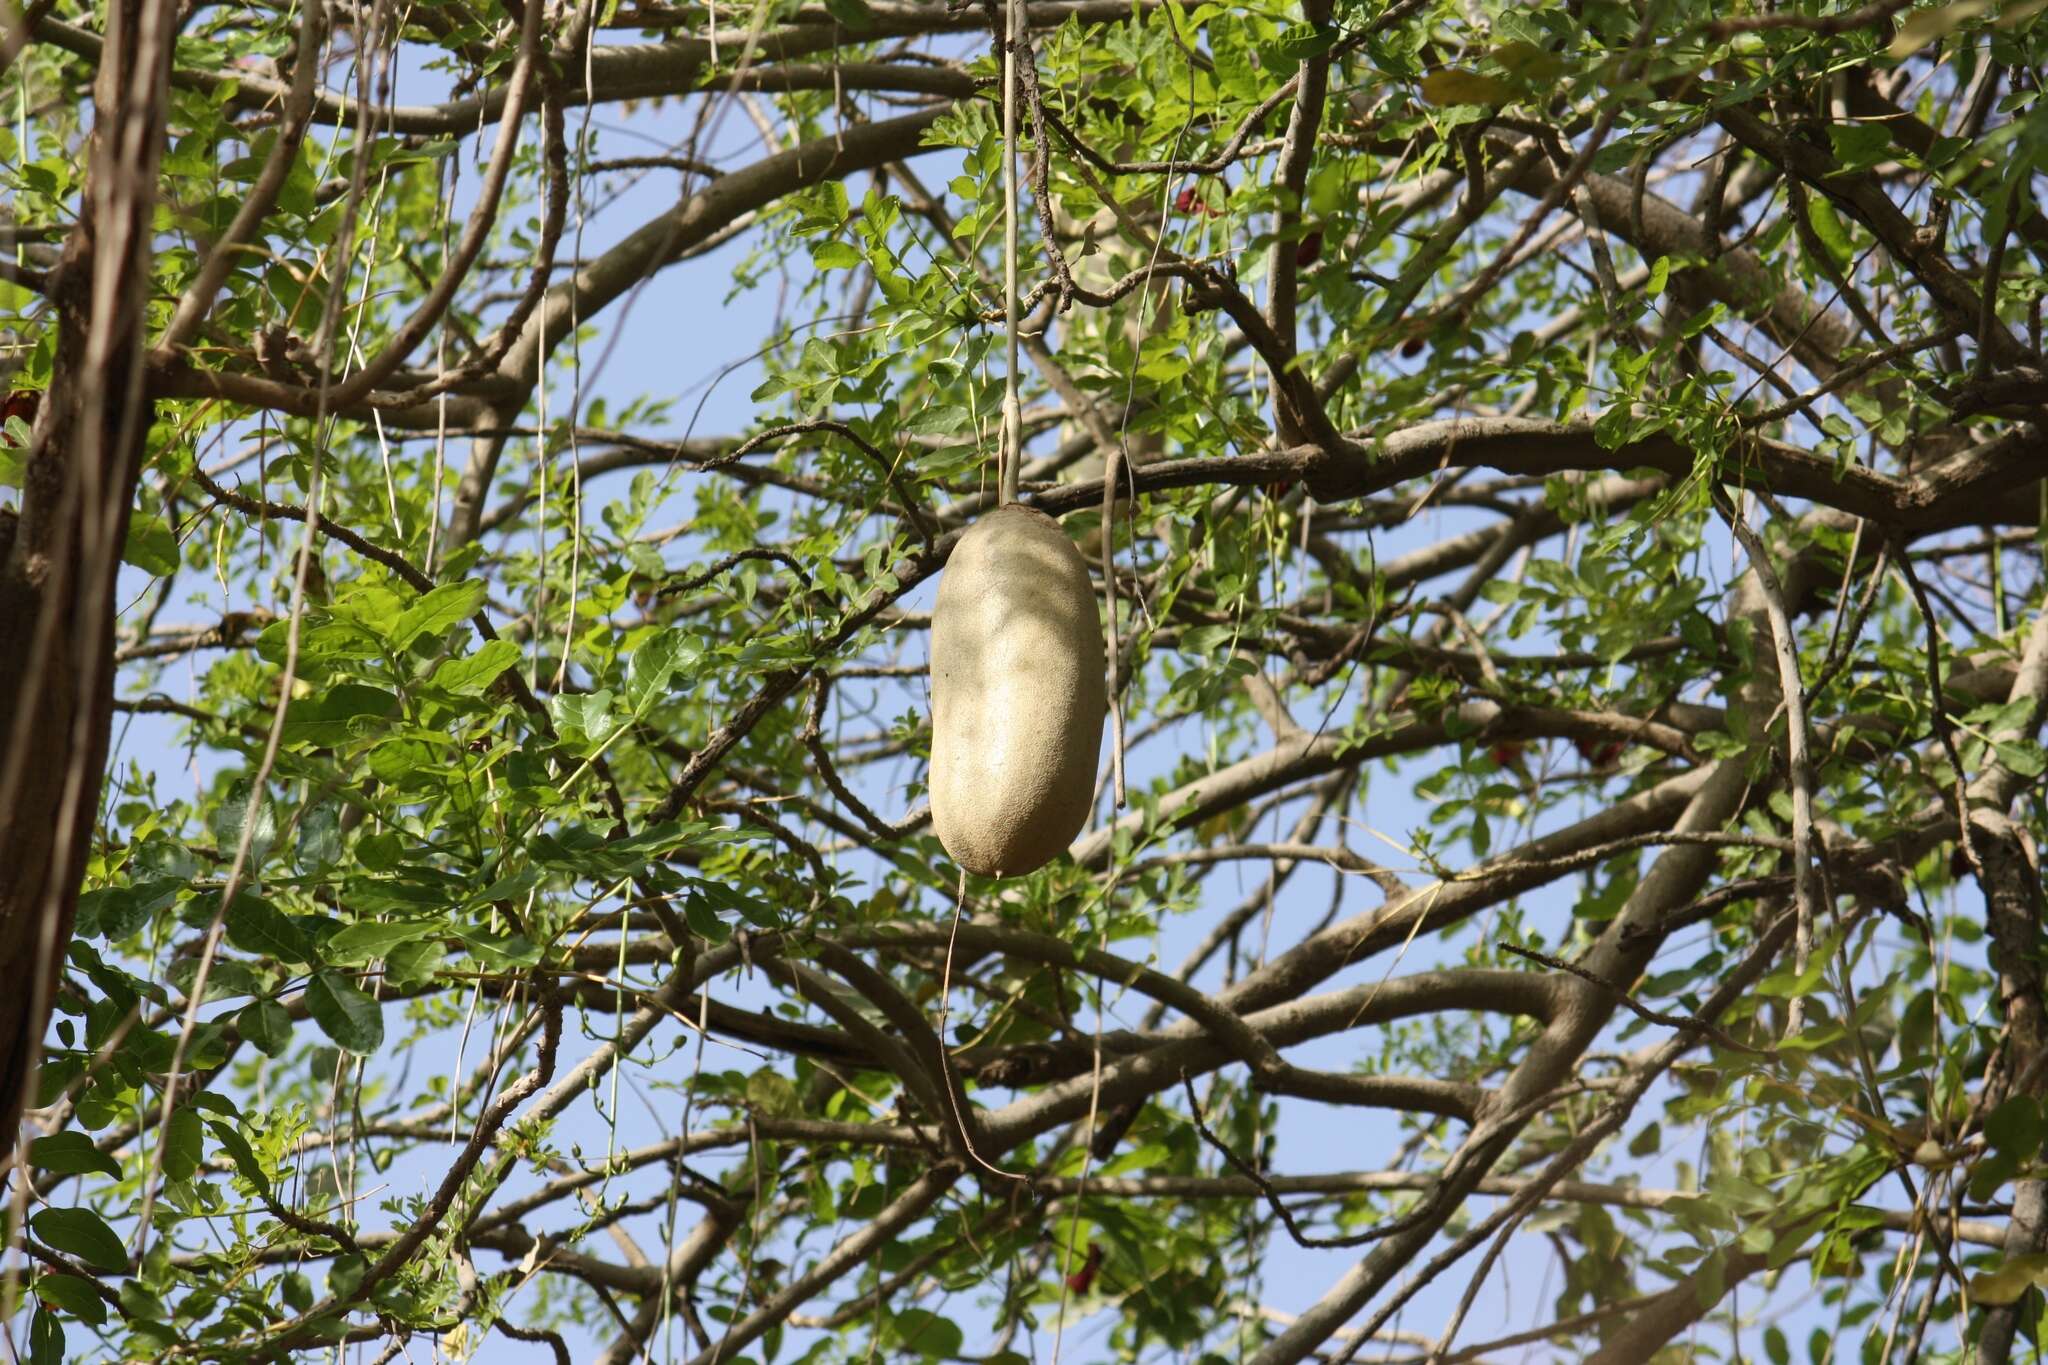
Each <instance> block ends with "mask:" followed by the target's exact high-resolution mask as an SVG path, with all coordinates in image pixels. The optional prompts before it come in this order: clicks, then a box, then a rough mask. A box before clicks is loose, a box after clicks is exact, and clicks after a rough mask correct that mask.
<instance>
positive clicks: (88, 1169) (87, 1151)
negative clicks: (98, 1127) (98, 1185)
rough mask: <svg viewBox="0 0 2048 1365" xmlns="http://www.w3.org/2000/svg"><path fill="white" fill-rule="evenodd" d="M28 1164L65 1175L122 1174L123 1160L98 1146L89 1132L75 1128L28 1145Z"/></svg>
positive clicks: (38, 1168)
mask: <svg viewBox="0 0 2048 1365" xmlns="http://www.w3.org/2000/svg"><path fill="white" fill-rule="evenodd" d="M28 1164H29V1165H31V1166H33V1167H35V1168H36V1169H37V1170H42V1171H50V1172H54V1173H57V1174H61V1175H85V1174H88V1173H91V1174H97V1175H109V1176H115V1177H118V1176H119V1175H120V1174H121V1163H120V1162H118V1161H116V1160H114V1158H113V1157H111V1156H109V1155H108V1154H107V1153H105V1152H102V1151H101V1150H100V1149H99V1148H98V1147H97V1146H95V1145H94V1143H93V1140H92V1138H91V1136H90V1135H89V1134H86V1133H81V1132H78V1131H76V1130H75V1129H74V1130H71V1131H67V1132H62V1133H52V1134H50V1136H48V1137H40V1138H37V1139H36V1140H35V1141H34V1142H31V1143H30V1144H29V1145H28Z"/></svg>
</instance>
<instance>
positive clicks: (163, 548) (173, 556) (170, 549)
mask: <svg viewBox="0 0 2048 1365" xmlns="http://www.w3.org/2000/svg"><path fill="white" fill-rule="evenodd" d="M121 558H122V559H123V560H125V561H127V562H128V563H130V564H133V565H134V566H135V567H136V568H138V569H141V570H142V571H143V572H144V573H149V574H154V575H155V576H156V577H158V578H169V577H170V576H171V575H172V574H174V573H176V572H177V571H178V538H177V537H176V536H174V535H172V534H171V528H170V525H169V524H168V523H167V522H165V521H164V519H163V518H162V517H152V516H147V515H144V514H143V513H141V512H137V513H134V514H133V515H131V516H130V517H129V518H128V542H127V544H126V545H125V546H124V547H123V548H122V550H121Z"/></svg>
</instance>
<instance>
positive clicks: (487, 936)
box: [455, 928, 540, 970]
mask: <svg viewBox="0 0 2048 1365" xmlns="http://www.w3.org/2000/svg"><path fill="white" fill-rule="evenodd" d="M455 934H456V937H458V938H460V939H461V940H462V941H463V943H465V944H467V945H468V947H469V951H470V952H471V953H472V954H474V955H475V956H476V958H477V959H478V960H479V961H481V962H483V963H484V964H485V965H486V966H490V967H495V968H499V969H508V968H509V969H514V970H516V969H518V968H521V967H531V966H532V965H533V964H534V963H536V962H539V961H540V949H539V948H537V947H535V946H534V945H533V943H532V942H531V941H530V940H529V939H527V937H526V936H525V935H524V934H493V933H489V932H487V931H485V930H482V929H464V928H458V929H456V931H455Z"/></svg>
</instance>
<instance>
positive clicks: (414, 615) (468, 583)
mask: <svg viewBox="0 0 2048 1365" xmlns="http://www.w3.org/2000/svg"><path fill="white" fill-rule="evenodd" d="M483 604H484V584H483V581H482V580H481V579H475V578H471V579H465V580H463V581H462V582H460V583H443V584H442V585H441V586H440V587H438V588H435V589H434V590H433V591H432V592H430V593H428V594H427V595H426V596H425V597H422V598H421V599H420V600H419V601H417V602H415V603H413V604H412V605H411V606H409V607H407V608H406V609H405V610H404V611H403V612H400V613H399V616H398V619H397V620H396V621H394V622H393V623H392V625H391V647H392V648H393V649H404V648H405V647H406V646H408V645H410V644H411V643H412V642H413V641H414V640H417V639H419V638H420V637H421V636H422V635H424V636H427V637H428V638H430V639H432V638H436V637H438V636H440V635H442V634H444V633H445V632H446V631H447V630H448V628H449V627H450V626H453V625H454V624H455V623H456V622H458V621H465V620H467V619H469V618H470V617H472V616H474V615H476V612H477V608H479V607H481V606H482V605H483Z"/></svg>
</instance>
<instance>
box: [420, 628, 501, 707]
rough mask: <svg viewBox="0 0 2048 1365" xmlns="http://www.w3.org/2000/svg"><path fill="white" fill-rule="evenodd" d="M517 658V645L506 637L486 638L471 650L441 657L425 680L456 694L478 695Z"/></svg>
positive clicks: (433, 685)
mask: <svg viewBox="0 0 2048 1365" xmlns="http://www.w3.org/2000/svg"><path fill="white" fill-rule="evenodd" d="M518 662H519V646H518V645H515V644H513V643H512V642H511V641H510V640H486V641H484V643H483V645H482V646H481V647H480V648H478V650H477V651H476V653H474V654H468V655H464V656H463V657H462V658H460V659H443V660H442V661H441V663H440V665H439V666H438V667H437V668H435V669H434V674H433V676H432V677H431V678H429V679H427V683H428V685H429V686H430V687H434V688H437V689H439V690H440V691H443V692H449V693H453V694H454V695H456V696H458V697H474V696H480V695H482V693H483V691H484V689H485V688H487V687H489V686H490V685H491V684H492V683H494V682H496V681H497V680H498V675H499V674H500V673H503V672H504V671H505V670H506V669H508V668H510V667H511V666H512V665H513V664H516V663H518Z"/></svg>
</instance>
